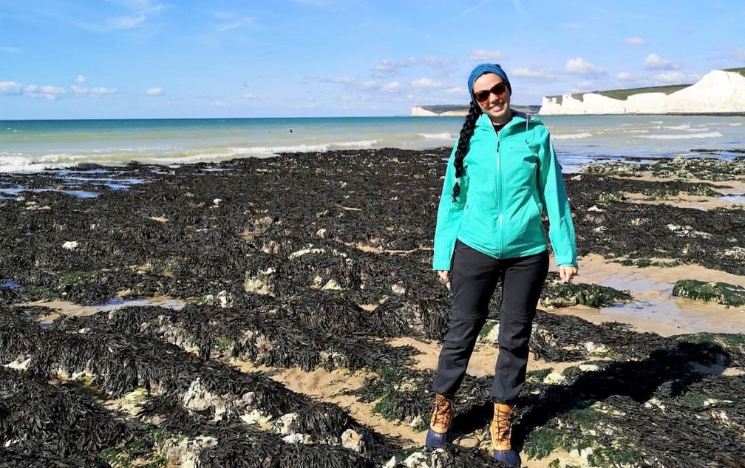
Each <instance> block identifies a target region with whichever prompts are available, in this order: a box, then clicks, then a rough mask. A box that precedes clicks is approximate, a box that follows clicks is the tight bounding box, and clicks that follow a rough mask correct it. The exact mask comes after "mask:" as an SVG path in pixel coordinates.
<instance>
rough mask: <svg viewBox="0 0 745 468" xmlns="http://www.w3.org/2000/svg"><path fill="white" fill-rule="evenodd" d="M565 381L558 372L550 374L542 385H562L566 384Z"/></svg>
mask: <svg viewBox="0 0 745 468" xmlns="http://www.w3.org/2000/svg"><path fill="white" fill-rule="evenodd" d="M566 381H567V379H566V377H564V375H563V374H561V373H559V372H551V373H550V374H548V375H547V376H546V378H545V379H543V383H545V384H549V385H556V384H563V383H566Z"/></svg>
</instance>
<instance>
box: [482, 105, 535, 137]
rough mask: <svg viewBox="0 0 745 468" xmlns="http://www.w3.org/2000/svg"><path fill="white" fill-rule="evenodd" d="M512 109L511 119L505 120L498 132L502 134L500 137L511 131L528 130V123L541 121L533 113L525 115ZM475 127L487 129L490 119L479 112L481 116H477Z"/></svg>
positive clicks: (490, 126) (511, 132)
mask: <svg viewBox="0 0 745 468" xmlns="http://www.w3.org/2000/svg"><path fill="white" fill-rule="evenodd" d="M511 111H512V119H511V120H510V121H509V122H507V125H505V126H504V128H502V130H500V132H499V134H500V135H501V136H502V138H504V137H506V136H508V135H511V134H513V133H518V132H521V131H523V130H528V127H529V126H530V125H534V124H537V123H541V120H540V119H539V118H538V117H536V116H534V115H530V116H529V115H526V114H525V113H524V112H518V111H516V110H514V109H511ZM476 126H477V127H481V128H483V129H489V130H491V128H492V123H491V120H489V116H488V115H486V114H481V117H479V120H478V121H477V122H476Z"/></svg>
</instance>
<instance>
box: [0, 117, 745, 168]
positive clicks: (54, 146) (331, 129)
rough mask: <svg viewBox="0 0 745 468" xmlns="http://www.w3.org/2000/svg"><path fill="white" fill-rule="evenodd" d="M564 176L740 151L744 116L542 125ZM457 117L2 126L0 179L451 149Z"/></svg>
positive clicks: (744, 141) (553, 120)
mask: <svg viewBox="0 0 745 468" xmlns="http://www.w3.org/2000/svg"><path fill="white" fill-rule="evenodd" d="M540 118H541V120H542V121H543V122H544V124H545V125H546V126H547V127H548V129H549V130H550V132H551V134H552V138H553V143H554V147H555V149H556V152H557V154H558V156H559V160H560V161H561V163H562V166H563V168H564V171H565V172H575V171H576V170H578V169H579V167H580V166H581V165H582V164H586V163H588V162H593V161H598V160H607V159H625V158H629V157H632V158H660V157H665V158H674V157H677V156H684V157H687V156H697V155H701V153H700V151H701V150H712V151H711V152H707V153H706V155H707V156H710V157H717V158H723V159H727V158H733V157H735V156H737V155H738V150H739V151H740V153H739V154H740V155H742V153H741V152H742V151H743V150H744V149H745V117H743V116H729V117H725V116H674V115H657V116H655V115H651V116H650V115H613V116H611V115H602V116H540ZM462 124H463V117H339V118H271V119H269V118H246V119H131V120H23V121H14V120H0V172H4V173H8V172H38V171H42V170H45V169H63V168H68V167H71V166H75V165H78V164H81V163H93V164H99V165H105V166H110V165H115V166H116V165H125V164H127V163H130V162H133V161H136V162H140V163H146V164H161V165H169V166H173V165H180V164H188V163H195V162H216V161H224V160H229V159H234V158H249V157H258V158H265V157H274V156H276V155H278V154H279V153H288V152H319V151H329V150H355V149H370V148H401V149H414V150H427V149H432V148H438V147H452V146H453V143H454V141H455V138H456V137H457V135H458V133H459V132H460V127H461V125H462Z"/></svg>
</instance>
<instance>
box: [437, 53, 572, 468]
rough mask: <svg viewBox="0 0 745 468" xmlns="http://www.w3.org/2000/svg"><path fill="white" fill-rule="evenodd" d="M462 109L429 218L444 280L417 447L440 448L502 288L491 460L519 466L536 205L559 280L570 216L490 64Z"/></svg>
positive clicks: (568, 269)
mask: <svg viewBox="0 0 745 468" xmlns="http://www.w3.org/2000/svg"><path fill="white" fill-rule="evenodd" d="M468 89H469V91H470V93H471V106H470V110H469V112H468V115H467V116H466V120H465V123H464V124H463V128H462V129H461V132H460V136H459V138H458V141H457V143H456V145H455V148H454V149H453V154H452V155H451V156H450V160H449V162H448V167H447V172H446V175H445V182H444V184H443V189H442V197H441V200H440V207H439V210H438V213H437V229H436V232H435V251H434V262H433V267H434V270H435V271H436V272H437V275H438V279H439V280H440V281H441V282H442V283H443V284H447V283H448V282H450V284H451V291H452V295H453V302H452V309H451V317H450V327H449V330H448V333H447V335H446V337H445V342H444V344H443V347H442V351H441V352H440V359H439V364H438V367H437V374H436V376H435V380H434V385H433V387H434V391H435V393H436V396H435V403H434V411H433V414H432V420H431V423H430V429H429V432H428V433H427V440H426V445H427V447H436V446H440V445H443V444H444V443H445V440H446V436H447V431H448V429H449V428H450V424H451V423H452V420H453V416H454V415H455V409H454V406H453V396H454V395H455V392H456V391H457V390H458V387H459V386H460V384H461V382H462V381H463V377H464V376H465V373H466V367H467V366H468V360H469V359H470V357H471V354H472V352H473V348H474V346H475V344H476V339H477V338H478V335H479V332H480V330H481V327H482V326H483V325H484V322H485V321H486V316H487V314H488V307H489V300H490V299H491V297H492V295H493V294H494V290H495V288H496V286H497V283H498V282H501V283H502V291H503V292H502V307H501V310H500V320H499V357H498V359H497V365H496V371H495V377H494V380H493V383H492V389H491V394H490V397H491V399H492V400H493V401H494V419H493V420H492V423H491V439H492V448H493V449H494V458H495V459H496V460H498V461H501V462H503V463H505V464H506V465H508V466H519V465H520V458H519V455H518V454H517V452H516V451H515V450H513V449H512V446H511V443H510V436H511V431H512V408H513V405H514V402H515V400H516V399H517V396H518V394H519V393H520V389H521V388H522V386H523V383H524V382H525V371H526V367H527V363H528V342H529V341H530V332H531V325H532V321H533V317H534V316H535V310H536V306H537V304H538V297H539V295H540V293H541V289H542V287H543V283H544V281H545V279H546V275H547V273H548V263H549V259H548V251H547V244H546V236H545V234H544V231H543V225H542V222H541V216H542V212H543V210H544V208H545V210H546V212H547V213H548V219H549V225H550V228H549V237H550V238H551V245H552V247H553V250H554V253H555V256H556V264H557V265H558V268H559V276H560V277H561V279H562V281H564V282H568V281H570V280H571V279H572V277H573V276H574V275H576V274H577V247H576V240H575V236H574V226H573V223H572V216H571V213H570V209H569V202H568V201H567V196H566V190H565V188H564V181H563V179H562V177H561V167H560V166H559V163H558V160H557V159H556V154H555V153H554V149H553V146H552V144H551V138H550V136H549V133H548V130H547V129H546V128H545V127H544V126H543V124H542V123H541V122H540V121H539V120H538V119H536V118H530V117H528V116H526V115H525V114H522V113H520V112H516V111H513V110H512V109H510V98H511V96H512V86H511V84H510V81H509V79H508V78H507V74H506V73H505V72H504V70H502V68H501V67H500V66H499V65H496V64H481V65H479V66H477V67H476V68H475V69H474V70H473V71H472V72H471V75H470V76H469V78H468Z"/></svg>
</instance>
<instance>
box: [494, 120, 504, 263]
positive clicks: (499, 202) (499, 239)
mask: <svg viewBox="0 0 745 468" xmlns="http://www.w3.org/2000/svg"><path fill="white" fill-rule="evenodd" d="M502 130H504V128H502ZM494 133H495V136H496V137H497V213H499V215H498V218H497V220H498V227H497V231H498V232H497V257H498V258H502V255H503V252H502V251H503V250H504V249H503V245H502V243H503V239H504V236H503V235H502V161H501V160H502V158H501V157H500V155H499V146H500V145H501V143H502V139H501V138H500V136H499V133H497V132H496V131H495V132H494Z"/></svg>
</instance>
